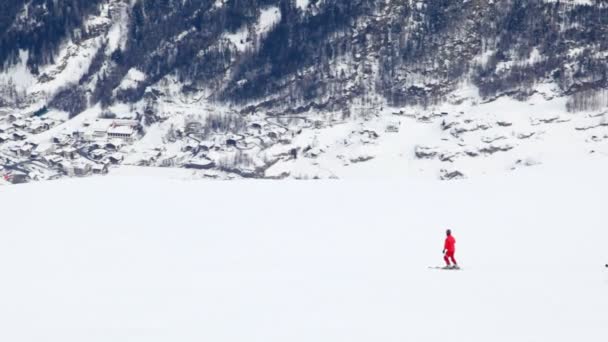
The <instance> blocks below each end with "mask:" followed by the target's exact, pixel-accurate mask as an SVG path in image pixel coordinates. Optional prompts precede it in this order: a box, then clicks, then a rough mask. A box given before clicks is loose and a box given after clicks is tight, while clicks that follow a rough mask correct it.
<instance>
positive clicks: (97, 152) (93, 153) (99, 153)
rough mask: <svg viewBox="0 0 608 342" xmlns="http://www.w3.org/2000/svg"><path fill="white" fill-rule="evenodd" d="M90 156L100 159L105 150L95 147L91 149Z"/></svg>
mask: <svg viewBox="0 0 608 342" xmlns="http://www.w3.org/2000/svg"><path fill="white" fill-rule="evenodd" d="M90 154H91V158H93V159H101V158H103V157H104V156H105V155H106V151H105V150H102V149H97V150H93V151H91V153H90Z"/></svg>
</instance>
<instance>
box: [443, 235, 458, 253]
mask: <svg viewBox="0 0 608 342" xmlns="http://www.w3.org/2000/svg"><path fill="white" fill-rule="evenodd" d="M443 249H445V250H446V251H448V252H454V251H456V239H454V237H453V236H452V235H450V236H448V237H447V238H445V244H444V245H443Z"/></svg>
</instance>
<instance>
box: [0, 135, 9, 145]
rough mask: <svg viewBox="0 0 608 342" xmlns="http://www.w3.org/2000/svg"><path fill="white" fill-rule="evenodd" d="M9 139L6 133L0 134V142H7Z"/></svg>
mask: <svg viewBox="0 0 608 342" xmlns="http://www.w3.org/2000/svg"><path fill="white" fill-rule="evenodd" d="M9 140H11V138H10V137H9V136H8V135H7V134H0V143H3V142H7V141H9Z"/></svg>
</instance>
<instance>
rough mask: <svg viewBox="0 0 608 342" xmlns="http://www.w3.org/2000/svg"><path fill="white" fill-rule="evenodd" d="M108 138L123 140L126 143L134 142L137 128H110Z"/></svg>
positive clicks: (114, 126) (118, 126)
mask: <svg viewBox="0 0 608 342" xmlns="http://www.w3.org/2000/svg"><path fill="white" fill-rule="evenodd" d="M107 133H108V137H109V138H113V139H122V140H124V141H133V138H134V137H135V133H136V132H135V128H134V127H131V126H127V125H125V126H121V125H114V124H113V125H112V126H110V128H108V132H107Z"/></svg>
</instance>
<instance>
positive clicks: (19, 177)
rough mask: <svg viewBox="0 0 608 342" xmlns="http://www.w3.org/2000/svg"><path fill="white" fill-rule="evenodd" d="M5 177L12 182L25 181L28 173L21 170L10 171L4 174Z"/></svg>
mask: <svg viewBox="0 0 608 342" xmlns="http://www.w3.org/2000/svg"><path fill="white" fill-rule="evenodd" d="M5 179H6V180H8V181H9V182H11V183H13V184H20V183H25V182H27V179H28V175H27V174H26V173H24V172H21V171H12V172H11V173H9V174H7V175H6V176H5Z"/></svg>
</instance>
